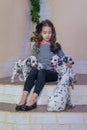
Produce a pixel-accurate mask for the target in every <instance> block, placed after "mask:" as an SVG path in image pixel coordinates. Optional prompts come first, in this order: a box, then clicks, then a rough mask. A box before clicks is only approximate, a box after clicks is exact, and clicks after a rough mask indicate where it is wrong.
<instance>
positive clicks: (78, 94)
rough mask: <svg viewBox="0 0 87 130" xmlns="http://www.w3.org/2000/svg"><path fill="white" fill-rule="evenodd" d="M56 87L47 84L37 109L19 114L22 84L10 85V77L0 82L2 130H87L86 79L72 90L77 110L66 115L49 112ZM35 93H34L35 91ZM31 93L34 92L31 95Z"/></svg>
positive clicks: (68, 111)
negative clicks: (49, 101)
mask: <svg viewBox="0 0 87 130" xmlns="http://www.w3.org/2000/svg"><path fill="white" fill-rule="evenodd" d="M55 87H56V85H55V83H50V84H46V85H45V86H44V88H43V91H42V92H41V95H40V96H39V99H38V102H37V104H38V107H37V109H34V110H32V111H29V112H16V111H15V105H16V104H17V103H18V102H19V100H20V98H21V94H22V89H23V82H18V81H17V80H16V82H15V83H14V84H11V83H10V77H6V78H2V79H0V130H24V129H25V130H82V129H84V130H86V129H87V75H81V74H79V75H78V82H77V84H76V85H75V87H74V89H73V90H71V97H72V102H73V103H74V104H75V105H76V106H75V108H67V109H66V110H65V111H63V112H48V111H47V110H46V104H47V98H48V96H49V95H50V94H51V93H52V91H53V90H54V88H55ZM32 91H33V90H32ZM31 93H32V92H31Z"/></svg>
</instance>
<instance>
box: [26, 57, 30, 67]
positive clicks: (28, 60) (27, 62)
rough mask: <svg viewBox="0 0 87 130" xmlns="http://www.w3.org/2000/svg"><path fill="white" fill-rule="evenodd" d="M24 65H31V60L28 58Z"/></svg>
mask: <svg viewBox="0 0 87 130" xmlns="http://www.w3.org/2000/svg"><path fill="white" fill-rule="evenodd" d="M26 65H28V66H30V65H31V58H28V59H27V61H26Z"/></svg>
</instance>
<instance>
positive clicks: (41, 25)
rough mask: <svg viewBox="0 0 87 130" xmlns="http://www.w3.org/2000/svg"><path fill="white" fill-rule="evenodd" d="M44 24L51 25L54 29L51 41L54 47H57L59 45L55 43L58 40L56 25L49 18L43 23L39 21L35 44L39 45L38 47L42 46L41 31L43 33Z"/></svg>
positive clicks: (35, 33)
mask: <svg viewBox="0 0 87 130" xmlns="http://www.w3.org/2000/svg"><path fill="white" fill-rule="evenodd" d="M44 26H48V27H51V29H52V36H51V39H50V43H51V45H52V47H53V48H54V49H56V48H57V45H56V44H55V42H56V31H55V27H54V25H53V23H52V22H51V21H50V20H48V19H46V20H44V21H42V22H41V23H39V24H38V25H37V26H36V31H35V32H34V35H35V46H36V47H38V48H39V47H40V42H41V41H42V36H41V35H40V33H41V31H42V28H43V27H44Z"/></svg>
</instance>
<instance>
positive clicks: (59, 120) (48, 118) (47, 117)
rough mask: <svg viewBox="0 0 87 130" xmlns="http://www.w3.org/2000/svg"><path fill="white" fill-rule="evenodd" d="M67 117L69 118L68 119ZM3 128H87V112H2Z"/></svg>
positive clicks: (79, 129)
mask: <svg viewBox="0 0 87 130" xmlns="http://www.w3.org/2000/svg"><path fill="white" fill-rule="evenodd" d="M66 119H67V120H66ZM0 129H1V130H24V129H25V130H58V129H59V130H86V129H87V114H86V113H65V112H63V113H52V112H51V113H28V112H27V113H26V112H25V113H18V112H17V113H10V112H0Z"/></svg>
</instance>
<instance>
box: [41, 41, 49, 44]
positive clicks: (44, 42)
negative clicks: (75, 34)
mask: <svg viewBox="0 0 87 130" xmlns="http://www.w3.org/2000/svg"><path fill="white" fill-rule="evenodd" d="M41 44H50V42H46V41H42V42H41Z"/></svg>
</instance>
